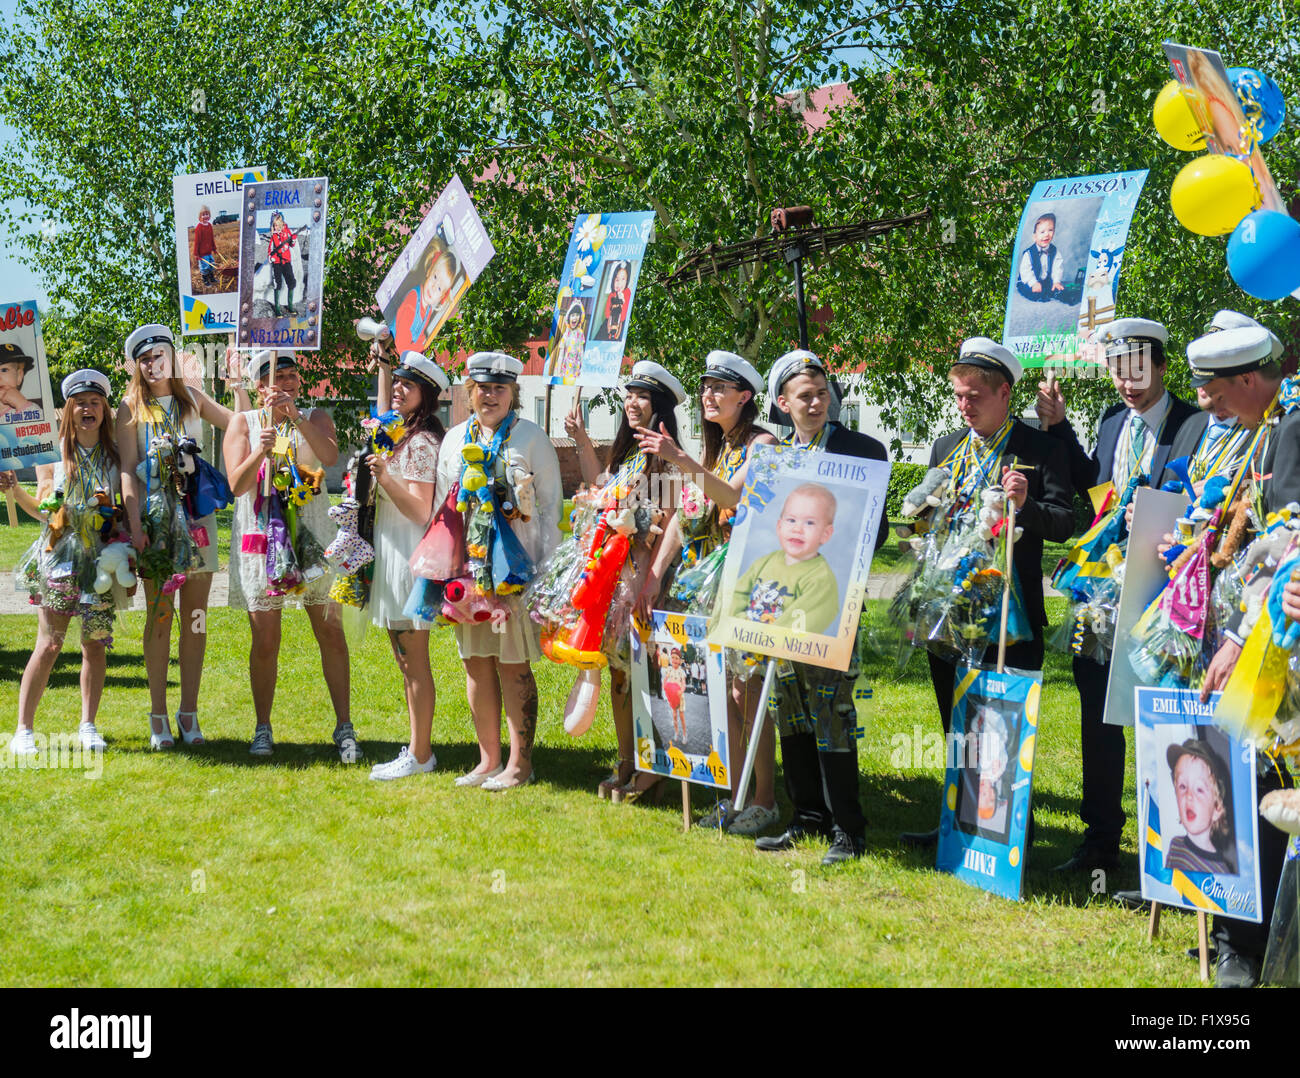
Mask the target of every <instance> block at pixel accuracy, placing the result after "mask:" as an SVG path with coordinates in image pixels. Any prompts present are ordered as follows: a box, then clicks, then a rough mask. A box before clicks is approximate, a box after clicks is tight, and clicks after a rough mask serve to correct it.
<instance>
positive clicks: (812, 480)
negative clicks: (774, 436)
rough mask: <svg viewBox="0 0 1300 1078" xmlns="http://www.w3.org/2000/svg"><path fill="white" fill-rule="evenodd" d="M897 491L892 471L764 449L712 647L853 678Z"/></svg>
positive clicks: (750, 476) (759, 451)
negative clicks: (872, 576)
mask: <svg viewBox="0 0 1300 1078" xmlns="http://www.w3.org/2000/svg"><path fill="white" fill-rule="evenodd" d="M888 485H889V464H888V463H887V462H885V461H881V460H864V459H862V458H860V457H844V456H840V455H838V454H834V453H822V452H818V451H816V450H809V449H805V448H801V447H799V446H793V445H764V446H758V447H757V448H756V449H755V450H754V452H753V456H752V457H751V460H750V465H749V472H748V473H747V476H746V481H745V489H744V490H743V491H742V493H741V497H740V504H739V505H738V506H737V507H736V516H735V523H734V527H733V530H732V533H731V543H730V544H729V545H728V547H727V559H726V562H725V563H724V565H723V570H722V582H721V585H720V586H719V588H718V595H719V596H720V598H719V600H718V603H717V605H716V606H715V607H714V610H713V617H712V619H711V621H710V631H709V642H710V643H712V644H719V645H721V646H723V647H728V648H735V649H737V650H740V651H748V652H753V653H755V654H758V655H767V656H771V657H773V658H778V659H792V660H795V661H797V662H802V663H809V664H811V665H813V666H825V667H829V668H831V669H834V670H847V669H848V668H849V665H850V663H851V662H852V659H853V649H854V642H855V640H856V638H857V633H858V615H859V613H860V612H861V610H862V600H863V598H864V597H865V596H866V591H867V575H868V573H869V572H870V570H871V556H872V554H873V553H874V551H875V542H874V540H875V536H876V529H877V527H878V526H879V524H880V518H881V514H882V513H883V512H884V510H885V488H886V487H887V486H888Z"/></svg>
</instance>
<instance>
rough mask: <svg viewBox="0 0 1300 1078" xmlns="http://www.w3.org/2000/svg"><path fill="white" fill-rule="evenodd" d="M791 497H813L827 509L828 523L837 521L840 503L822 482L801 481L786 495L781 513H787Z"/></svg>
mask: <svg viewBox="0 0 1300 1078" xmlns="http://www.w3.org/2000/svg"><path fill="white" fill-rule="evenodd" d="M791 498H812V499H813V500H814V501H817V502H820V503H821V506H822V508H823V509H825V510H826V523H827V524H834V523H835V510H836V509H837V508H838V506H839V503H838V502H837V501H836V500H835V495H834V494H832V493H831V492H830V491H829V490H827V489H826V488H825V487H824V486H822V485H821V484H820V483H801V484H800V485H799V486H797V487H795V488H794V490H792V491H790V493H789V494H787V495H786V496H785V502H784V503H783V504H782V506H781V515H782V516H784V515H785V507H786V506H787V505H789V504H790V499H791Z"/></svg>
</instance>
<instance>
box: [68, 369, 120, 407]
mask: <svg viewBox="0 0 1300 1078" xmlns="http://www.w3.org/2000/svg"><path fill="white" fill-rule="evenodd" d="M60 389H61V390H62V392H63V399H64V400H65V401H66V400H71V399H72V398H73V397H75V396H76V395H77V394H78V393H98V394H99V395H100V396H101V397H103V398H104V399H106V400H107V399H108V391H109V384H108V376H107V375H105V374H101V373H100V372H99V371H95V370H89V369H85V370H80V371H73V372H72V373H71V374H70V375H68V376H67V377H66V378H65V379H63V385H62V386H61V387H60Z"/></svg>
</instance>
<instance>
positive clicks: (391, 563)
mask: <svg viewBox="0 0 1300 1078" xmlns="http://www.w3.org/2000/svg"><path fill="white" fill-rule="evenodd" d="M388 470H389V472H390V473H391V474H393V475H395V476H399V477H401V478H402V479H404V480H407V481H412V482H417V483H433V482H435V480H436V478H437V470H438V439H437V438H435V437H434V436H433V435H432V434H429V433H428V432H427V431H418V432H416V433H415V434H412V435H411V436H410V437H409V438H407V439H406V440H405V441H403V442H402V444H401V445H400V446H399V447H398V449H397V451H396V452H395V453H394V454H393V455H392V457H391V459H390V460H389V462H388ZM428 526H429V522H428V521H427V520H426V521H425V522H424V523H423V524H416V523H415V522H414V521H413V520H411V519H410V518H408V517H407V516H406V515H405V514H404V513H402V512H401V511H400V510H399V509H398V508H397V506H395V505H394V504H393V502H392V500H391V499H390V498H389V497H388V495H387V493H385V491H384V488H383V487H381V486H379V485H378V484H376V487H375V541H374V548H375V572H374V577H373V579H372V580H371V584H370V620H371V621H373V622H374V623H375V624H376V625H378V626H379V627H380V628H383V629H430V628H432V627H433V626H432V623H430V622H427V621H421V620H420V619H419V618H409V617H406V616H405V615H404V614H403V613H402V609H403V608H404V607H405V606H406V600H407V599H408V598H410V595H411V590H412V589H413V588H414V587H415V575H414V574H413V573H412V572H411V555H412V554H414V553H415V548H416V547H417V546H418V545H419V543H420V540H421V539H423V538H424V532H425V530H426V529H427V528H428Z"/></svg>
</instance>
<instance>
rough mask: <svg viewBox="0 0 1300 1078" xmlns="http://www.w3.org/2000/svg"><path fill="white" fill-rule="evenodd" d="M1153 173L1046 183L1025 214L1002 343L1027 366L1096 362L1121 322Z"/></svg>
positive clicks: (1031, 196)
mask: <svg viewBox="0 0 1300 1078" xmlns="http://www.w3.org/2000/svg"><path fill="white" fill-rule="evenodd" d="M1146 178H1147V170H1146V169H1139V170H1137V171H1135V172H1108V173H1105V174H1102V175H1098V176H1074V177H1068V178H1065V179H1059V180H1040V181H1039V182H1038V183H1036V184H1035V185H1034V189H1033V191H1031V192H1030V194H1029V201H1028V202H1026V203H1025V208H1024V211H1023V212H1022V213H1021V215H1020V227H1019V228H1018V229H1017V230H1016V243H1015V248H1014V250H1013V251H1012V257H1011V282H1010V284H1009V285H1008V287H1007V310H1006V318H1005V320H1004V322H1003V325H1002V343H1003V344H1005V345H1006V346H1007V347H1008V348H1010V349H1011V351H1012V352H1014V353H1015V355H1016V358H1017V359H1019V360H1020V362H1021V364H1022V365H1024V366H1025V367H1041V366H1043V365H1044V364H1045V363H1049V362H1050V363H1051V364H1052V365H1053V366H1062V367H1067V368H1068V367H1071V366H1074V365H1076V364H1080V363H1088V364H1091V363H1092V362H1093V360H1092V358H1091V355H1090V350H1089V348H1088V345H1089V344H1090V343H1091V342H1092V340H1093V337H1094V335H1095V333H1096V331H1097V329H1098V328H1099V327H1101V326H1103V325H1105V324H1106V323H1107V322H1113V321H1114V320H1115V318H1116V314H1115V310H1116V304H1117V302H1118V298H1119V275H1120V267H1121V265H1122V264H1123V258H1124V247H1125V245H1126V244H1127V242H1128V230H1129V225H1130V223H1131V222H1132V220H1133V211H1134V210H1135V209H1137V201H1138V196H1139V195H1141V194H1142V185H1143V183H1145V182H1146Z"/></svg>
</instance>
